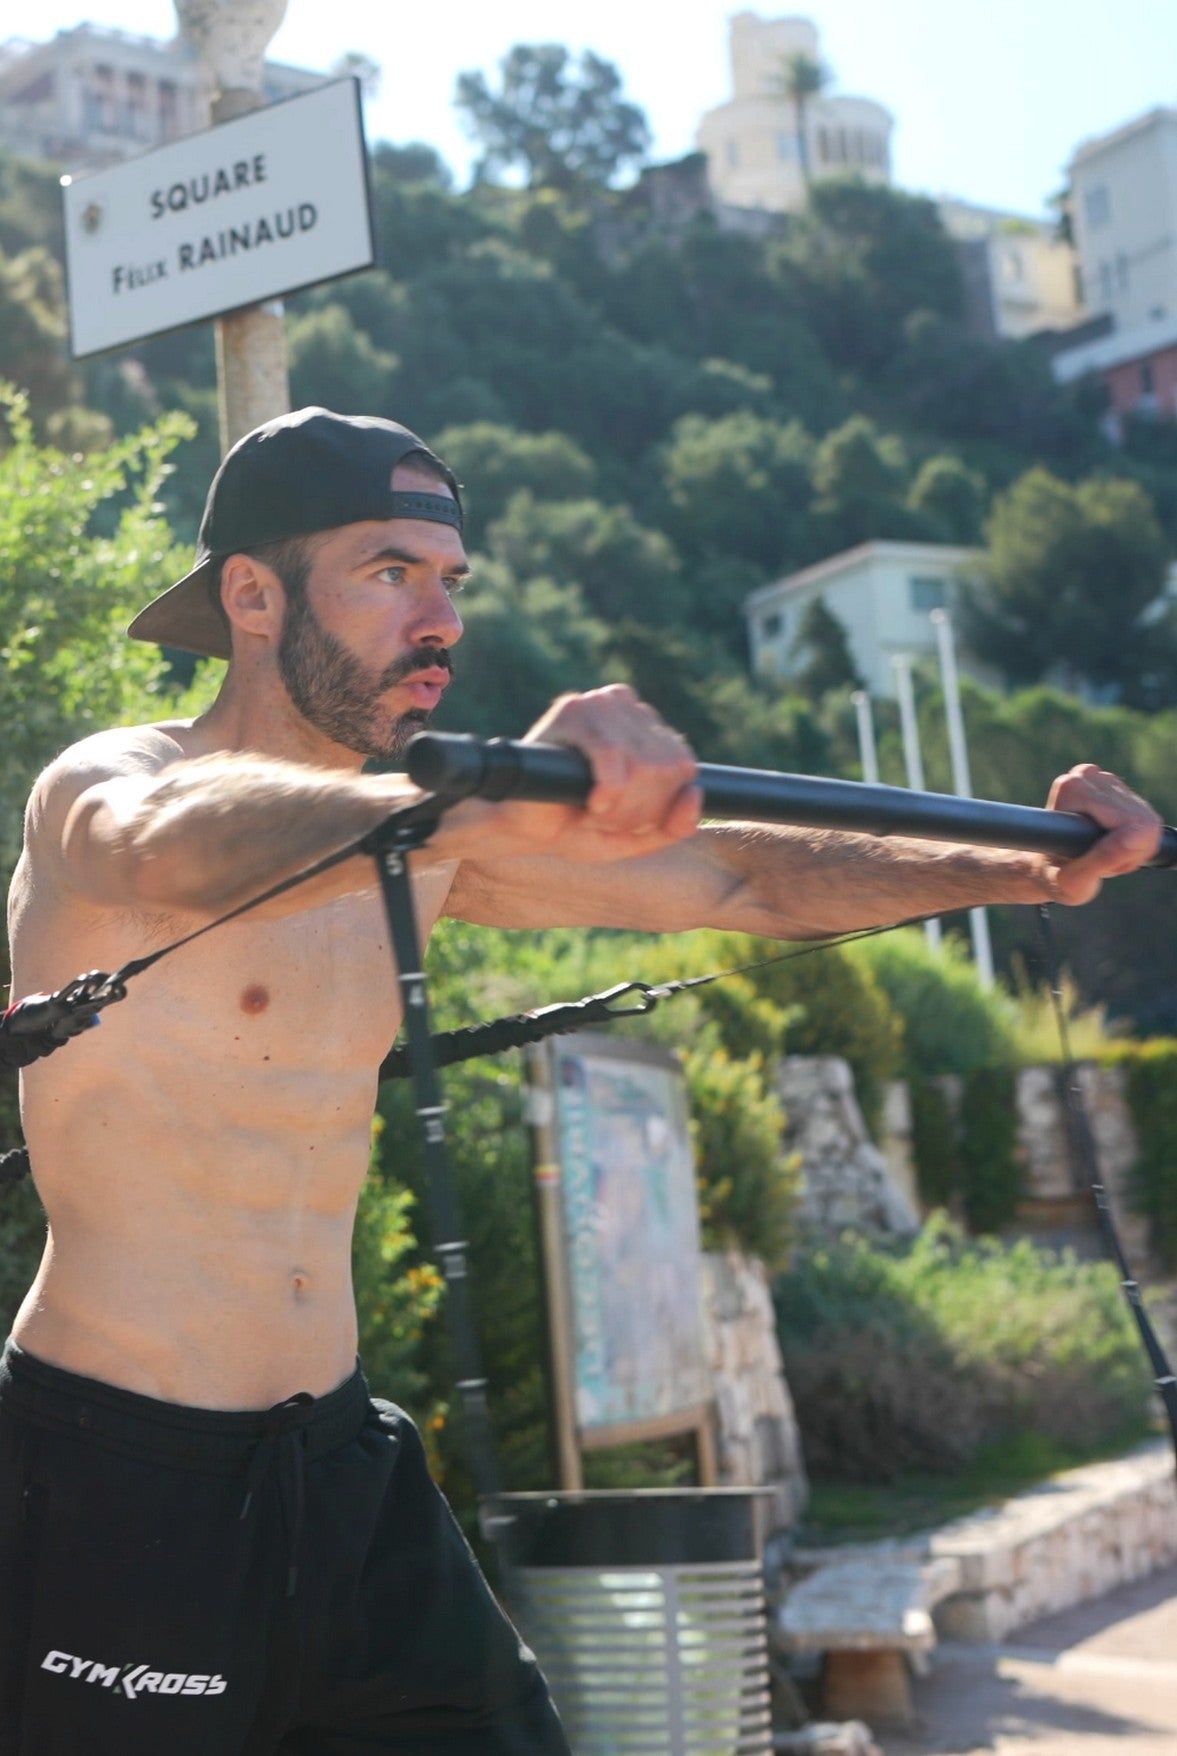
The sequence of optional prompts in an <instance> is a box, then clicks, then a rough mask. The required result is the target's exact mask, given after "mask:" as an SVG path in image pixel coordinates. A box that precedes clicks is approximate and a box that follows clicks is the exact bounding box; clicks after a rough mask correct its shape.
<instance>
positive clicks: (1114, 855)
mask: <svg viewBox="0 0 1177 1756" xmlns="http://www.w3.org/2000/svg"><path fill="white" fill-rule="evenodd" d="M1046 802H1047V805H1048V806H1049V807H1050V808H1051V810H1054V811H1075V812H1077V813H1078V814H1079V815H1080V816H1082V817H1090V818H1091V820H1092V822H1093V823H1098V824H1099V826H1100V828H1101V829H1102V830H1104V831H1105V832H1106V833H1105V834H1103V835H1102V836H1101V837H1100V839H1099V840H1098V841H1097V842H1096V844H1095V846H1094V847H1093V848H1091V849H1090V850H1089V851H1088V852H1087V853H1085V854H1083V855H1081V856H1080V857H1079V859H1077V860H1068V861H1067V862H1066V864H1064V865H1061V866H1057V865H1051V864H1050V863H1049V862H1048V861H1044V862H1043V868H1044V871H1045V873H1046V877H1047V881H1048V883H1049V885H1050V888H1051V891H1052V893H1053V894H1054V896H1055V897H1056V898H1057V900H1058V901H1059V902H1065V903H1071V904H1076V903H1084V902H1090V901H1091V900H1092V898H1093V897H1095V896H1097V895H1098V894H1099V890H1100V886H1101V885H1102V883H1103V881H1104V879H1105V878H1116V877H1119V876H1120V875H1121V874H1122V873H1124V872H1135V871H1136V869H1137V868H1138V867H1139V866H1146V865H1147V864H1148V862H1149V861H1150V860H1151V859H1152V858H1153V856H1154V854H1155V853H1156V851H1157V848H1158V847H1159V846H1160V841H1161V831H1162V830H1163V828H1164V824H1163V823H1162V821H1161V819H1160V818H1159V817H1158V816H1157V814H1156V812H1155V811H1154V810H1153V809H1152V807H1151V805H1146V804H1145V802H1144V800H1143V799H1142V798H1139V797H1138V796H1137V794H1136V793H1134V792H1133V791H1132V789H1131V788H1130V787H1128V786H1125V784H1124V782H1123V781H1122V780H1120V779H1119V778H1118V776H1116V775H1114V774H1109V773H1108V772H1107V770H1106V769H1103V768H1096V767H1095V765H1094V763H1091V762H1081V763H1080V764H1079V765H1078V767H1076V768H1072V769H1071V770H1070V771H1069V773H1067V774H1063V775H1060V776H1059V778H1058V780H1056V781H1055V783H1054V785H1053V786H1052V787H1051V789H1050V797H1049V798H1048V799H1047V801H1046Z"/></svg>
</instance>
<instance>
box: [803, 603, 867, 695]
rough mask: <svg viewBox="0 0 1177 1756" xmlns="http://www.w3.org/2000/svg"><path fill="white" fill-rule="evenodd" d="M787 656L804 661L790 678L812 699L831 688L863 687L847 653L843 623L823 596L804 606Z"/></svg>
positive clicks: (847, 645) (847, 643)
mask: <svg viewBox="0 0 1177 1756" xmlns="http://www.w3.org/2000/svg"><path fill="white" fill-rule="evenodd" d="M790 657H792V658H794V659H801V660H802V661H803V663H802V665H801V668H800V670H798V671H796V672H794V674H793V677H792V679H791V681H792V682H793V684H794V686H795V687H796V688H797V689H799V690H800V691H801V693H802V695H807V696H808V697H809V698H810V700H811V701H820V700H821V698H822V696H823V695H827V694H828V693H829V691H830V690H831V689H860V688H861V687H862V678H861V677H860V676H859V674H858V672H857V671H856V670H855V668H854V659H853V657H852V656H851V653H850V641H849V638H848V636H847V633H846V625H845V623H844V622H842V621H840V620H839V618H838V617H837V616H835V614H834V612H833V611H832V610H831V609H830V607H829V605H828V604H827V603H826V601H825V599H824V598H822V597H816V598H813V599H811V601H810V602H809V603H808V604H807V605H806V606H805V611H804V613H803V615H802V617H801V624H800V626H799V628H798V629H797V633H796V636H795V638H794V640H793V644H792V647H791V648H790Z"/></svg>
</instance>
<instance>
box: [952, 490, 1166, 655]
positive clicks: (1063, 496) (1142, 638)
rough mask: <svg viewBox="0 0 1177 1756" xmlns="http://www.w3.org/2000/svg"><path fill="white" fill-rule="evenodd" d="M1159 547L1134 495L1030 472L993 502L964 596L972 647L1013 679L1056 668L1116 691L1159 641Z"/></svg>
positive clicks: (1142, 499)
mask: <svg viewBox="0 0 1177 1756" xmlns="http://www.w3.org/2000/svg"><path fill="white" fill-rule="evenodd" d="M1168 558H1169V557H1168V544H1167V542H1166V540H1165V536H1164V533H1163V532H1162V530H1161V527H1160V525H1159V523H1158V521H1157V518H1156V514H1155V512H1154V510H1153V507H1152V505H1151V503H1150V501H1149V499H1148V496H1147V494H1146V493H1145V492H1144V490H1143V489H1142V488H1141V487H1140V486H1139V485H1138V484H1137V483H1135V482H1131V481H1109V480H1103V479H1100V478H1098V477H1093V478H1091V479H1090V480H1089V481H1085V482H1080V483H1079V485H1078V486H1077V487H1072V486H1070V485H1069V484H1068V483H1066V482H1064V481H1062V480H1060V479H1059V478H1058V477H1057V476H1054V475H1052V474H1051V473H1050V471H1049V470H1046V469H1033V470H1030V471H1029V472H1028V473H1027V474H1026V475H1024V476H1023V477H1021V479H1020V480H1019V481H1017V482H1016V483H1015V484H1014V486H1013V487H1012V488H1011V489H1010V490H1009V492H1008V493H1006V494H1004V495H1001V496H1000V497H999V498H998V500H997V501H996V502H995V505H994V508H993V513H992V517H991V519H990V524H989V547H988V551H987V554H986V557H985V561H984V565H983V570H982V579H981V582H980V585H979V587H978V588H977V590H975V591H974V593H973V594H972V597H971V601H970V613H969V620H968V627H969V638H970V642H971V644H972V645H973V647H974V649H975V650H976V651H977V652H978V653H979V654H980V655H981V656H982V657H983V658H987V659H989V660H990V661H991V662H992V663H993V664H995V665H997V666H998V667H999V669H1001V670H1002V671H1003V672H1004V673H1005V674H1006V675H1007V676H1008V677H1009V678H1010V679H1011V680H1012V681H1014V682H1021V683H1027V682H1034V681H1037V680H1038V679H1039V678H1041V677H1043V676H1046V675H1047V674H1049V673H1056V674H1057V673H1059V672H1060V671H1061V673H1062V674H1063V675H1064V676H1066V677H1067V678H1073V679H1075V680H1078V681H1083V682H1086V683H1089V684H1094V685H1096V686H1097V687H1098V686H1106V685H1109V684H1110V685H1118V686H1123V685H1125V684H1126V683H1128V682H1129V681H1130V680H1131V679H1134V678H1136V677H1137V676H1138V675H1139V673H1140V672H1141V670H1142V668H1145V669H1147V664H1148V663H1149V662H1152V661H1148V660H1146V658H1145V653H1144V649H1145V648H1146V647H1147V646H1148V645H1150V644H1151V643H1155V642H1156V640H1157V639H1158V631H1157V630H1156V629H1155V628H1153V627H1152V626H1151V624H1150V623H1149V621H1148V619H1147V617H1146V612H1147V611H1149V609H1150V607H1151V606H1152V605H1153V604H1154V603H1155V601H1156V599H1157V598H1158V597H1159V595H1160V593H1161V591H1162V589H1163V587H1164V583H1165V577H1166V570H1167V567H1168Z"/></svg>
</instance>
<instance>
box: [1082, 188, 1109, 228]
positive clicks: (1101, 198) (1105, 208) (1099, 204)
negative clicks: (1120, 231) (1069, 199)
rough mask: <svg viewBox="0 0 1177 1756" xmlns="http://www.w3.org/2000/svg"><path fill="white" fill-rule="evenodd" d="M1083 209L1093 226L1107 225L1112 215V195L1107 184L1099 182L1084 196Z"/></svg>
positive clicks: (1088, 222) (1090, 224)
mask: <svg viewBox="0 0 1177 1756" xmlns="http://www.w3.org/2000/svg"><path fill="white" fill-rule="evenodd" d="M1083 211H1084V212H1085V213H1086V215H1087V224H1088V225H1089V226H1091V227H1093V228H1094V227H1095V226H1106V225H1107V223H1108V221H1109V220H1110V219H1111V217H1112V203H1111V197H1110V196H1109V195H1108V191H1107V184H1106V183H1097V184H1096V185H1095V187H1094V189H1089V190H1088V191H1087V193H1086V194H1085V195H1084V197H1083Z"/></svg>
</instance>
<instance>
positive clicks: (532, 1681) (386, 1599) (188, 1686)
mask: <svg viewBox="0 0 1177 1756" xmlns="http://www.w3.org/2000/svg"><path fill="white" fill-rule="evenodd" d="M378 1751H379V1752H399V1753H401V1756H431V1753H432V1752H441V1751H445V1752H448V1753H452V1756H567V1751H568V1745H567V1743H566V1741H565V1738H564V1735H563V1733H562V1732H561V1730H560V1726H559V1722H558V1720H557V1717H556V1714H555V1710H554V1709H553V1707H552V1705H551V1702H550V1700H549V1698H548V1694H547V1690H546V1688H545V1685H544V1682H543V1679H542V1677H541V1676H540V1674H539V1671H538V1670H537V1668H536V1665H535V1661H534V1659H533V1658H532V1656H531V1654H530V1653H529V1652H528V1651H527V1648H526V1647H524V1646H522V1645H521V1643H520V1640H519V1637H518V1635H517V1634H516V1633H515V1630H514V1629H513V1628H512V1627H511V1624H510V1623H509V1622H508V1621H507V1619H506V1618H505V1617H504V1616H503V1614H502V1612H501V1611H500V1610H499V1608H498V1606H497V1604H496V1603H495V1600H494V1598H493V1596H492V1594H491V1592H490V1590H489V1588H488V1587H487V1584H486V1582H485V1580H484V1579H483V1577H482V1575H481V1573H480V1572H479V1570H478V1567H477V1565H476V1563H475V1561H474V1558H473V1556H472V1554H471V1553H470V1549H469V1547H468V1545H467V1543H466V1542H465V1539H464V1538H463V1537H462V1535H461V1533H460V1531H459V1530H458V1528H457V1525H456V1524H455V1522H454V1520H453V1518H452V1516H451V1514H450V1511H449V1509H448V1507H447V1506H446V1504H445V1501H444V1500H443V1499H442V1497H441V1494H440V1493H439V1492H438V1490H437V1488H436V1486H435V1485H434V1483H433V1482H432V1480H431V1479H430V1476H429V1473H428V1470H427V1469H426V1465H425V1457H424V1452H423V1449H422V1446H421V1440H420V1437H419V1435H418V1433H417V1430H416V1428H415V1427H414V1426H413V1423H412V1422H411V1421H410V1420H409V1419H408V1417H407V1416H406V1415H405V1414H403V1413H402V1412H401V1410H400V1409H398V1408H395V1407H394V1406H393V1405H392V1404H391V1403H386V1402H378V1401H370V1400H369V1398H368V1392H367V1386H366V1384H365V1383H364V1380H363V1377H362V1376H361V1374H360V1373H359V1372H358V1371H357V1372H356V1374H355V1376H354V1377H352V1378H350V1379H349V1380H348V1381H347V1382H346V1383H345V1384H343V1385H341V1386H340V1387H339V1389H338V1390H334V1391H332V1392H331V1394H330V1395H328V1396H324V1397H320V1398H318V1399H317V1400H316V1399H314V1398H312V1397H310V1396H306V1395H304V1396H300V1397H292V1398H291V1399H290V1400H289V1401H288V1402H285V1403H282V1404H280V1405H279V1406H278V1407H277V1408H274V1409H270V1410H268V1411H266V1412H265V1413H257V1414H254V1413H244V1414H237V1413H225V1414H222V1413H217V1412H209V1411H207V1410H204V1409H189V1408H182V1407H179V1406H176V1405H173V1404H170V1403H161V1402H156V1401H153V1400H152V1399H150V1398H148V1397H144V1396H136V1395H133V1394H132V1393H131V1392H129V1391H125V1390H118V1389H115V1388H113V1387H112V1386H110V1385H106V1384H100V1383H96V1382H95V1381H94V1380H92V1379H88V1378H79V1377H75V1376H74V1375H72V1374H71V1373H67V1372H61V1371H58V1370H57V1369H56V1368H55V1367H52V1366H47V1365H45V1364H44V1363H43V1362H41V1361H39V1360H36V1359H33V1358H32V1357H31V1356H30V1355H28V1354H26V1353H23V1352H21V1350H20V1349H18V1348H16V1347H15V1346H14V1345H13V1344H12V1343H11V1342H9V1343H8V1345H7V1347H6V1348H5V1350H4V1354H3V1357H2V1358H0V1756H278V1753H281V1756H375V1753H376V1752H378Z"/></svg>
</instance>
